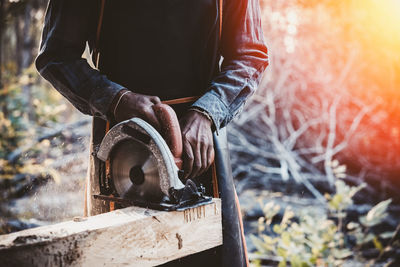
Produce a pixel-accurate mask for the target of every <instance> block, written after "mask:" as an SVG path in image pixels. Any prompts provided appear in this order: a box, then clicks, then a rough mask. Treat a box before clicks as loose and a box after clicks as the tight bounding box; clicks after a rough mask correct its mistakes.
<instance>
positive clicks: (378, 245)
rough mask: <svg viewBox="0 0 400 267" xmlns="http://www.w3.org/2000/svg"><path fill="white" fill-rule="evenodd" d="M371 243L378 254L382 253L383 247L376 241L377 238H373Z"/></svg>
mask: <svg viewBox="0 0 400 267" xmlns="http://www.w3.org/2000/svg"><path fill="white" fill-rule="evenodd" d="M372 241H373V242H374V246H375V247H376V248H377V249H378V250H379V251H380V252H382V251H383V246H382V243H381V242H380V241H379V240H378V238H376V237H374V238H373V239H372Z"/></svg>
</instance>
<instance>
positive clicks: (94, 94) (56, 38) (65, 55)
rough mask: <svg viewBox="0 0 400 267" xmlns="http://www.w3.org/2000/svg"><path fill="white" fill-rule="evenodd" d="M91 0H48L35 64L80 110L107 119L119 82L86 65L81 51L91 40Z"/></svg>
mask: <svg viewBox="0 0 400 267" xmlns="http://www.w3.org/2000/svg"><path fill="white" fill-rule="evenodd" d="M97 2H99V1H94V0H84V1H82V0H50V1H49V5H48V7H47V12H46V17H45V23H44V28H43V35H42V42H41V45H40V51H39V55H38V57H37V58H36V62H35V63H36V68H37V69H38V71H39V73H40V74H41V75H42V76H43V77H44V78H45V79H46V80H48V81H49V82H50V83H51V84H52V85H53V86H54V87H55V88H56V89H57V91H59V92H60V93H61V94H62V95H63V96H65V97H66V98H67V99H68V100H69V101H70V102H71V103H72V104H73V105H74V106H75V107H76V108H77V109H78V110H80V111H81V112H83V113H84V114H89V115H93V116H98V117H101V118H103V119H107V114H108V110H109V107H110V104H111V101H112V100H113V98H114V96H115V95H116V94H117V93H118V92H119V91H120V90H122V89H124V87H123V86H121V85H118V84H116V83H113V82H112V81H110V80H108V79H107V77H106V76H104V75H102V74H101V73H100V72H99V71H97V70H95V69H93V68H92V67H90V65H89V64H88V62H87V61H86V59H83V58H82V54H83V52H84V50H85V47H86V42H87V41H89V40H90V39H92V40H93V37H94V34H95V32H96V27H97V20H98V13H99V9H98V4H97Z"/></svg>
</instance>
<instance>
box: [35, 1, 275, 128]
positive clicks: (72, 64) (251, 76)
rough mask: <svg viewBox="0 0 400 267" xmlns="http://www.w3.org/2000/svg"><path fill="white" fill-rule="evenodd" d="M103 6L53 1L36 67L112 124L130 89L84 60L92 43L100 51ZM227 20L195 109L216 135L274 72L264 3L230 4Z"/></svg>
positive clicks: (84, 107)
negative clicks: (114, 106)
mask: <svg viewBox="0 0 400 267" xmlns="http://www.w3.org/2000/svg"><path fill="white" fill-rule="evenodd" d="M202 1H203V0H202ZM212 1H215V0H212ZM99 2H100V1H98V0H97V1H96V0H50V1H49V5H48V8H47V12H46V17H45V23H44V28H43V35H42V42H41V45H40V52H39V55H38V57H37V59H36V67H37V69H38V71H39V72H40V74H41V75H42V76H43V77H44V78H45V79H47V80H48V81H49V82H50V83H51V84H52V85H53V86H54V87H55V88H56V89H57V90H58V91H59V92H60V93H61V94H62V95H63V96H65V97H66V98H67V99H68V100H69V101H70V102H71V103H72V104H73V105H74V106H75V107H76V108H77V109H79V110H80V111H81V112H83V113H85V114H89V115H92V116H97V117H101V118H103V119H105V120H107V119H110V117H109V114H110V112H109V109H110V105H111V102H112V100H113V98H114V97H115V95H116V94H117V93H118V92H119V91H120V90H122V89H124V88H125V87H124V86H123V85H121V84H119V83H118V82H115V81H112V79H111V80H110V79H109V78H108V77H107V75H106V74H105V73H102V72H100V71H98V70H96V69H94V68H92V67H91V66H90V65H89V64H88V62H87V61H86V59H83V58H82V54H83V51H84V49H85V46H86V43H89V46H90V47H92V48H93V46H94V42H95V38H96V37H95V35H96V28H97V23H98V13H99V12H98V11H99ZM216 6H217V8H218V5H216ZM222 14H223V16H222V18H223V19H222V37H221V40H220V41H219V44H218V45H217V46H218V48H217V50H218V58H216V60H215V61H216V62H220V63H221V64H220V65H219V66H218V71H217V72H216V73H215V75H213V77H212V79H211V80H210V82H209V83H208V87H207V88H205V90H203V91H202V92H201V94H200V96H201V97H200V98H199V99H198V100H197V101H196V102H195V103H193V105H192V106H193V107H197V108H200V109H201V110H203V111H205V112H207V113H208V114H209V115H210V116H211V118H212V120H213V122H214V127H215V128H216V130H218V129H220V128H222V127H224V126H226V125H227V123H228V122H230V121H231V120H232V119H233V118H234V117H235V115H237V114H238V113H239V112H240V110H241V109H242V107H243V105H244V103H245V101H246V100H247V99H248V98H249V97H250V96H251V95H252V94H253V93H254V91H255V90H256V88H257V86H258V84H259V82H260V79H261V76H262V73H263V71H264V70H265V68H266V67H267V66H268V54H267V47H266V45H265V43H264V39H263V32H262V27H261V17H260V7H259V3H258V1H257V0H224V4H223V12H222ZM213 30H214V31H219V27H215V29H213ZM220 59H221V60H220ZM132 91H134V90H132Z"/></svg>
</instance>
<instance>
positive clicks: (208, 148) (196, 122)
mask: <svg viewBox="0 0 400 267" xmlns="http://www.w3.org/2000/svg"><path fill="white" fill-rule="evenodd" d="M180 125H181V129H182V141H183V167H184V177H185V178H194V177H197V176H200V175H201V174H202V173H204V172H205V171H206V170H207V169H208V168H209V167H210V166H211V164H212V163H213V161H214V141H213V135H212V131H211V127H212V121H211V120H210V119H209V118H208V117H207V116H206V115H204V114H202V113H201V112H198V111H195V110H189V111H188V113H187V114H186V115H185V116H184V117H183V118H182V119H181V120H180Z"/></svg>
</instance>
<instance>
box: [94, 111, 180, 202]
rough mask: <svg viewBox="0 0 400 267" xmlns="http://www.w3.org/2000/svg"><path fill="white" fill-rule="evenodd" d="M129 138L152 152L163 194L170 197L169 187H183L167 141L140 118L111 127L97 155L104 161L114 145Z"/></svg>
mask: <svg viewBox="0 0 400 267" xmlns="http://www.w3.org/2000/svg"><path fill="white" fill-rule="evenodd" d="M129 140H131V141H135V142H141V143H142V144H144V145H145V146H147V147H148V148H149V150H150V151H151V153H152V154H153V156H154V158H155V159H156V161H157V167H158V174H159V178H160V190H161V191H162V192H163V193H164V194H165V196H168V197H170V188H174V189H182V188H184V187H185V186H184V185H183V183H182V182H181V181H180V179H179V177H178V167H177V166H176V164H175V159H174V156H173V155H172V153H171V150H170V149H169V147H168V145H167V143H166V142H165V140H164V139H163V138H162V137H161V135H160V134H159V133H158V132H157V130H155V129H154V128H153V127H152V126H151V125H150V124H148V123H147V122H145V121H144V120H142V119H140V118H132V119H129V120H126V121H123V122H120V123H118V124H117V125H115V126H114V127H112V128H111V129H110V131H108V132H107V134H106V135H105V136H104V138H103V140H102V142H101V144H100V148H99V150H98V152H97V157H98V158H99V159H100V160H102V161H106V160H107V159H109V157H110V155H111V152H112V150H113V148H114V147H116V146H117V145H118V144H120V143H121V142H124V141H129Z"/></svg>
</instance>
